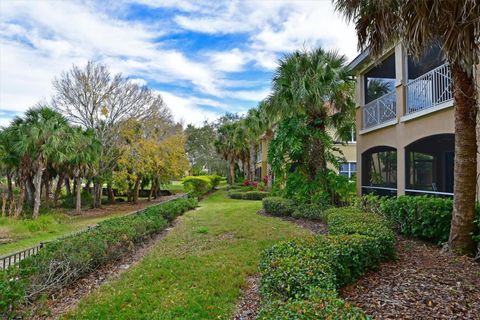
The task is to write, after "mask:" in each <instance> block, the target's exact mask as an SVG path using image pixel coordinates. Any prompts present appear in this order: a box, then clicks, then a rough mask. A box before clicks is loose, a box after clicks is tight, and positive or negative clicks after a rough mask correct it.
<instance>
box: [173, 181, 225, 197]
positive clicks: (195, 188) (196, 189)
mask: <svg viewBox="0 0 480 320" xmlns="http://www.w3.org/2000/svg"><path fill="white" fill-rule="evenodd" d="M221 181H222V177H220V176H187V177H185V178H183V180H182V183H183V187H184V188H185V190H186V191H187V192H188V193H189V195H190V196H191V197H194V198H198V197H201V196H203V195H205V194H206V193H208V192H210V191H212V190H213V189H215V188H216V187H217V186H218V185H219V184H220V182H221Z"/></svg>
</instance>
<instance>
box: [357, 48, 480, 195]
mask: <svg viewBox="0 0 480 320" xmlns="http://www.w3.org/2000/svg"><path fill="white" fill-rule="evenodd" d="M379 61H380V62H378V61H373V60H372V59H371V58H370V56H369V53H368V51H365V52H362V53H361V54H360V55H359V56H358V57H356V58H355V59H354V60H353V61H352V62H351V63H350V65H349V68H350V70H351V73H352V75H354V76H355V77H356V83H357V86H356V102H357V103H356V104H357V106H356V127H357V144H356V146H357V171H358V172H357V192H358V194H365V193H376V194H381V195H404V194H407V195H421V194H432V195H438V196H452V195H453V165H454V147H455V146H454V141H455V140H454V111H453V90H452V78H451V73H450V69H449V67H448V65H447V64H445V63H444V59H443V57H442V54H441V50H440V48H438V47H432V48H431V49H430V50H429V52H427V53H426V54H425V55H424V57H423V58H422V59H420V60H414V59H412V57H410V56H409V55H408V53H407V51H406V49H405V47H404V46H402V44H398V45H396V46H395V47H393V48H391V49H390V50H387V51H386V52H385V54H384V55H383V56H382V57H381V59H380V60H379ZM477 74H478V71H477ZM477 79H478V80H480V77H477ZM478 80H477V81H478ZM479 84H480V83H479ZM479 172H480V171H479ZM477 189H478V188H477ZM477 193H478V190H477Z"/></svg>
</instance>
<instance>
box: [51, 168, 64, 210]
mask: <svg viewBox="0 0 480 320" xmlns="http://www.w3.org/2000/svg"><path fill="white" fill-rule="evenodd" d="M64 178H65V173H63V172H60V174H59V176H58V180H57V185H56V187H55V194H54V195H53V205H54V206H55V207H58V199H59V198H60V193H61V192H62V185H63V180H64Z"/></svg>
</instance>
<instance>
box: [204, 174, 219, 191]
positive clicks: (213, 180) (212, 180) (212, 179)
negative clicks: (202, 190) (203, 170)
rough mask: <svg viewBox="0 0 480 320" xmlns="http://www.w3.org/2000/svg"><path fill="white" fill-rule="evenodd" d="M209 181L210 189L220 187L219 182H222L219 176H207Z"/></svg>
mask: <svg viewBox="0 0 480 320" xmlns="http://www.w3.org/2000/svg"><path fill="white" fill-rule="evenodd" d="M207 177H208V178H209V179H210V183H211V184H212V188H216V187H218V186H219V185H220V182H221V181H222V177H221V176H215V175H214V176H207Z"/></svg>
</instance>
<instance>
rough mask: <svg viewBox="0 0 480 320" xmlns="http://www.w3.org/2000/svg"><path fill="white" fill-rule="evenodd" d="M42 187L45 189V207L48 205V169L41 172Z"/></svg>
mask: <svg viewBox="0 0 480 320" xmlns="http://www.w3.org/2000/svg"><path fill="white" fill-rule="evenodd" d="M42 180H43V189H44V190H45V207H47V208H48V207H49V206H50V173H49V172H48V170H45V172H44V173H43V177H42Z"/></svg>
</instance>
